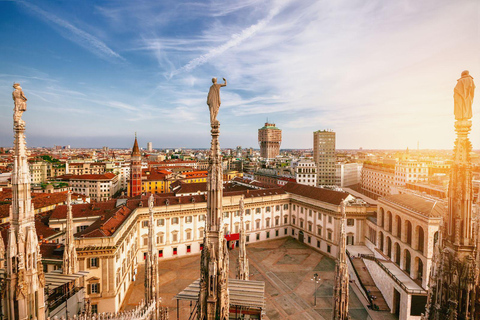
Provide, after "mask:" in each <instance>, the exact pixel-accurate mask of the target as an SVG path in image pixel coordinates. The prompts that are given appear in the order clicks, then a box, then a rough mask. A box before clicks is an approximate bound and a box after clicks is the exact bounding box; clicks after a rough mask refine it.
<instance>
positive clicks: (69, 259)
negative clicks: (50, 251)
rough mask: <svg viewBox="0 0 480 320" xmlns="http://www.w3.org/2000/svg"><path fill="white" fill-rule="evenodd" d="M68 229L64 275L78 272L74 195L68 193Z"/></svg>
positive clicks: (64, 255)
mask: <svg viewBox="0 0 480 320" xmlns="http://www.w3.org/2000/svg"><path fill="white" fill-rule="evenodd" d="M66 218H67V227H66V231H65V249H64V251H63V267H62V270H63V274H74V273H77V272H78V259H77V250H76V249H75V239H74V237H73V216H72V193H71V192H70V190H68V192H67V217H66Z"/></svg>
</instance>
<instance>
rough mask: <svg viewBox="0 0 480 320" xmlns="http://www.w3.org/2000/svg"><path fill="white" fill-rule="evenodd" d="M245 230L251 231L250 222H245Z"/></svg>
mask: <svg viewBox="0 0 480 320" xmlns="http://www.w3.org/2000/svg"><path fill="white" fill-rule="evenodd" d="M245 231H250V222H248V221H247V222H246V223H245Z"/></svg>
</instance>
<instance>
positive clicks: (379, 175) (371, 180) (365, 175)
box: [362, 162, 395, 199]
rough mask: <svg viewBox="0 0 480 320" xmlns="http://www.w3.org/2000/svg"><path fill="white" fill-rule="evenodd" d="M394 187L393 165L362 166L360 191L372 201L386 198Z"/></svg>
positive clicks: (374, 164) (367, 164) (366, 164)
mask: <svg viewBox="0 0 480 320" xmlns="http://www.w3.org/2000/svg"><path fill="white" fill-rule="evenodd" d="M394 185H395V166H394V165H390V164H383V163H369V162H365V163H364V164H363V168H362V190H363V192H364V193H365V194H366V195H367V196H369V197H371V198H374V199H376V198H378V197H383V196H387V195H389V194H390V193H391V188H392V187H393V186H394Z"/></svg>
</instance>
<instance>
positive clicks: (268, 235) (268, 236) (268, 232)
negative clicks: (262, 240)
mask: <svg viewBox="0 0 480 320" xmlns="http://www.w3.org/2000/svg"><path fill="white" fill-rule="evenodd" d="M268 238H270V231H267V239H268Z"/></svg>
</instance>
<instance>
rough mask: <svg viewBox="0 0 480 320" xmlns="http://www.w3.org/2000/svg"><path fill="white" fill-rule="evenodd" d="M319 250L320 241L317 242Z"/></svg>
mask: <svg viewBox="0 0 480 320" xmlns="http://www.w3.org/2000/svg"><path fill="white" fill-rule="evenodd" d="M317 248H320V241H319V240H317Z"/></svg>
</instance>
